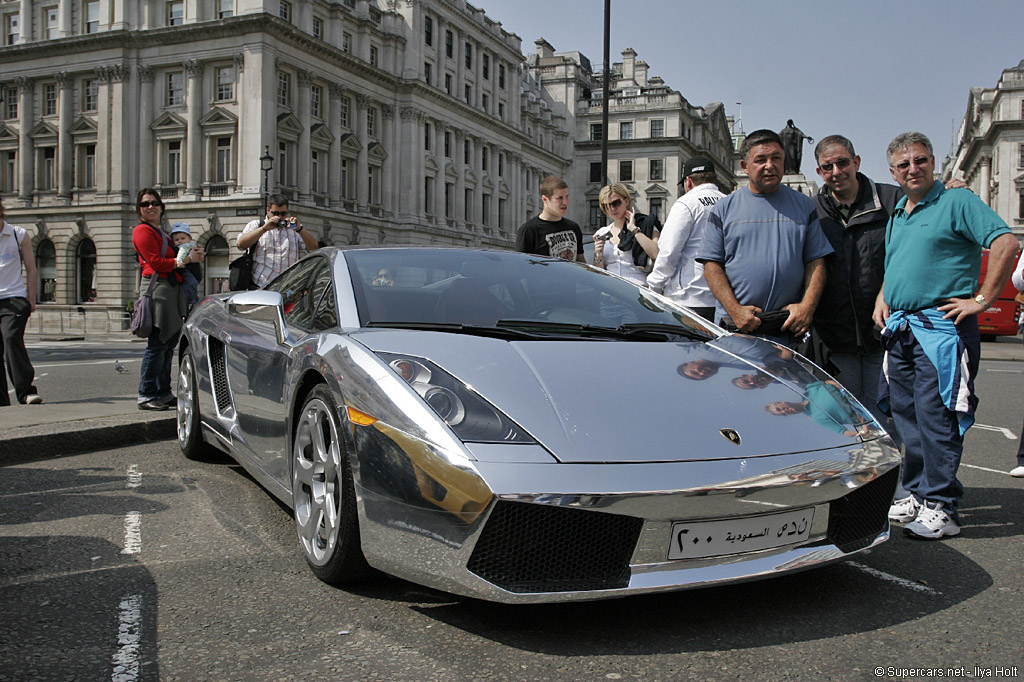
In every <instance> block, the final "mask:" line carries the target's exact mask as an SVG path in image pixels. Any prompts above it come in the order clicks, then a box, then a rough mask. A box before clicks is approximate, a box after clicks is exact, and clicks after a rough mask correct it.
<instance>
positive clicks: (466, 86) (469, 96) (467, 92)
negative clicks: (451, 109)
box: [464, 83, 473, 104]
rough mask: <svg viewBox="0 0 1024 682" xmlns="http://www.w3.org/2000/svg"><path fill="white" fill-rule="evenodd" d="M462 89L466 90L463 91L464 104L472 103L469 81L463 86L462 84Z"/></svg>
mask: <svg viewBox="0 0 1024 682" xmlns="http://www.w3.org/2000/svg"><path fill="white" fill-rule="evenodd" d="M464 89H465V91H466V92H465V95H466V104H472V103H473V86H471V85H470V84H469V83H466V84H465V86H464Z"/></svg>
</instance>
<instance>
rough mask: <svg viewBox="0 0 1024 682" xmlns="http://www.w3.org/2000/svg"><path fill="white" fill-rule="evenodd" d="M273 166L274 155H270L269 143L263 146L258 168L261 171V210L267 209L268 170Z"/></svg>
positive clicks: (268, 190) (268, 191)
mask: <svg viewBox="0 0 1024 682" xmlns="http://www.w3.org/2000/svg"><path fill="white" fill-rule="evenodd" d="M273 168H274V157H273V156H271V155H270V145H266V146H264V147H263V156H261V157H260V170H261V171H263V207H262V209H261V210H263V211H266V210H267V195H268V194H269V193H270V182H269V179H268V178H269V176H270V171H271V170H272V169H273Z"/></svg>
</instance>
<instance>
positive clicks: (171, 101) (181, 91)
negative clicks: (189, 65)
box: [167, 71, 185, 107]
mask: <svg viewBox="0 0 1024 682" xmlns="http://www.w3.org/2000/svg"><path fill="white" fill-rule="evenodd" d="M184 103H185V75H184V74H183V73H182V72H181V71H172V72H171V73H169V74H167V106H169V107H177V106H181V105H182V104H184Z"/></svg>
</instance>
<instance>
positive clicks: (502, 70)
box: [498, 64, 505, 90]
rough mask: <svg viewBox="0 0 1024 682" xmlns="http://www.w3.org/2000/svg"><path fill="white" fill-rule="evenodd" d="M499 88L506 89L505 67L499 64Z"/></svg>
mask: <svg viewBox="0 0 1024 682" xmlns="http://www.w3.org/2000/svg"><path fill="white" fill-rule="evenodd" d="M498 87H499V88H501V89H502V90H504V89H505V65H504V64H498Z"/></svg>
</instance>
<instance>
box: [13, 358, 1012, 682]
mask: <svg viewBox="0 0 1024 682" xmlns="http://www.w3.org/2000/svg"><path fill="white" fill-rule="evenodd" d="M111 373H114V372H113V370H111ZM1022 373H1024V366H1022V363H1013V362H986V363H983V366H982V372H981V376H980V377H979V379H978V382H979V383H978V389H979V393H980V394H981V397H982V403H981V406H980V408H979V413H978V423H979V424H980V425H981V426H984V427H989V428H975V429H972V430H971V432H970V433H969V435H968V440H967V448H966V452H965V457H964V466H963V467H962V469H961V479H962V480H963V481H964V484H965V486H966V488H967V494H966V496H965V499H964V506H963V516H964V521H965V528H964V532H963V534H962V535H961V536H959V537H957V538H952V539H948V540H945V541H942V542H936V543H927V542H919V541H912V540H910V539H908V538H905V537H904V536H903V535H902V533H901V532H900V530H899V528H898V527H894V533H893V538H892V540H891V541H890V542H888V543H886V544H885V545H883V546H881V547H880V548H877V549H876V550H874V551H873V552H872V553H870V554H867V555H864V554H861V555H857V556H856V557H854V558H853V559H851V560H849V561H846V562H843V563H840V564H836V565H833V566H830V567H826V568H822V569H817V570H813V571H809V572H806V573H801V574H797V575H791V576H786V577H782V578H777V579H773V580H770V581H762V582H757V583H749V584H743V585H733V586H727V587H719V588H713V589H707V590H700V591H690V592H679V593H673V594H666V595H656V596H643V597H633V598H628V599H620V600H615V601H606V602H593V603H584V604H570V605H546V606H528V607H509V606H501V605H494V604H489V603H483V602H478V601H473V600H467V599H461V598H455V597H451V596H449V595H445V594H442V593H439V592H435V591H432V590H428V589H425V588H421V587H418V586H415V585H412V584H410V583H406V582H404V581H400V580H394V579H387V578H381V579H380V580H377V581H374V582H371V583H367V584H363V585H360V586H357V587H351V588H345V589H341V588H335V587H330V586H327V585H324V584H322V583H320V582H319V581H318V580H316V579H315V578H314V577H313V575H312V574H311V573H310V572H309V571H308V570H307V568H306V566H305V564H304V562H303V560H302V558H301V557H300V555H299V553H298V550H297V548H296V538H295V533H294V530H293V526H292V522H291V518H290V515H289V512H288V511H287V510H286V509H285V508H283V507H282V506H281V505H279V504H277V503H276V502H275V501H274V500H273V499H272V498H271V497H270V496H269V495H268V494H267V493H265V492H264V491H263V490H262V489H261V488H260V487H259V486H258V485H257V484H256V483H255V482H254V481H253V480H252V479H250V478H249V477H248V476H246V475H245V474H244V473H243V472H242V471H241V469H240V468H239V467H237V466H236V465H234V464H232V463H231V462H230V460H227V459H224V460H222V461H218V462H212V463H193V462H189V461H187V460H185V459H184V458H182V457H181V456H180V455H179V454H178V451H177V446H176V445H175V443H173V442H164V443H155V444H149V445H146V446H137V447H131V448H121V449H112V450H107V451H103V452H95V453H91V454H85V455H77V456H73V457H64V458H59V459H49V460H40V461H35V462H31V463H27V464H21V465H16V466H7V467H2V468H0V556H2V557H3V561H2V562H0V612H2V613H3V617H2V618H0V681H7V680H10V681H15V680H16V681H18V682H21V681H23V680H118V681H126V682H130V681H133V680H183V681H184V680H188V681H192V680H217V681H221V680H238V681H243V680H260V681H262V680H267V681H278V680H312V681H317V680H415V681H420V680H431V681H432V680H438V681H441V680H443V681H452V680H457V681H461V680H530V681H533V680H619V679H622V680H659V681H660V680H707V681H714V680H743V681H748V680H844V681H845V680H873V679H890V680H891V679H907V680H921V679H937V678H938V677H939V675H938V674H935V672H934V670H931V671H929V670H927V669H932V668H936V667H941V668H943V669H950V670H949V671H948V672H947V674H946V675H943V676H951V674H956V672H957V670H958V669H959V668H960V667H963V669H964V670H963V675H962V677H980V676H984V675H986V674H988V675H989V676H991V677H993V678H994V677H996V676H997V674H998V673H999V672H1002V673H1003V675H1002V677H1003V678H1009V679H1013V678H1014V677H1018V678H1019V677H1024V646H1022V641H1021V635H1020V613H1021V610H1022V607H1024V598H1022V593H1024V585H1022V576H1021V565H1022V558H1024V552H1022V549H1021V542H1020V541H1021V536H1022V534H1024V480H1021V479H1013V478H1010V477H1009V476H1007V475H1006V474H1005V473H1003V472H1005V471H1006V470H1007V469H1008V468H1009V467H1010V466H1012V464H1013V457H1012V454H1013V453H1014V452H1015V451H1016V441H1015V440H1011V439H1010V438H1009V437H1008V435H1009V436H1013V437H1014V438H1015V437H1016V436H1017V435H1018V434H1019V430H1020V426H1021V424H1020V421H1021V409H1020V400H1019V395H1020V386H1021V379H1022V376H1021V375H1022ZM1013 666H1016V670H1015V671H1014V669H1013ZM876 667H882V668H883V669H884V668H888V667H893V668H898V669H904V670H906V669H911V668H917V669H922V670H914V671H907V674H896V675H891V676H890V675H883V676H881V677H878V676H876V675H875V672H874V670H875V668H876ZM976 667H977V668H978V669H979V670H978V671H976V670H975V668H976ZM893 672H899V671H893Z"/></svg>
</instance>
